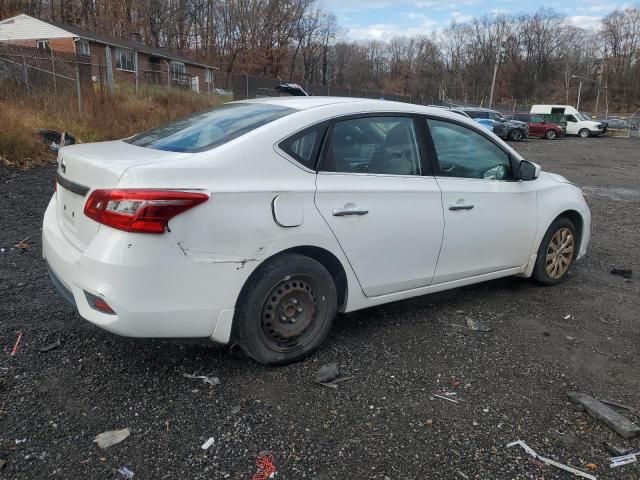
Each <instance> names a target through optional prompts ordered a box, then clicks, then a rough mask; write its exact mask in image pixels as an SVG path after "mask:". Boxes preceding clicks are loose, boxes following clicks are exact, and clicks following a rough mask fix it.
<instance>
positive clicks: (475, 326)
mask: <svg viewBox="0 0 640 480" xmlns="http://www.w3.org/2000/svg"><path fill="white" fill-rule="evenodd" d="M467 326H468V327H469V329H470V330H473V331H474V332H490V331H491V330H492V328H491V327H490V326H489V325H487V324H486V323H484V322H482V321H480V320H474V319H473V318H471V317H467Z"/></svg>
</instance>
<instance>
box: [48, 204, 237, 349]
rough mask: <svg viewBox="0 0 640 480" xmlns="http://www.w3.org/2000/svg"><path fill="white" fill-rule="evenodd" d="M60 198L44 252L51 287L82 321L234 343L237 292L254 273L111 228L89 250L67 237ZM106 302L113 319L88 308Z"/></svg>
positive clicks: (128, 331)
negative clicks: (59, 215) (91, 301)
mask: <svg viewBox="0 0 640 480" xmlns="http://www.w3.org/2000/svg"><path fill="white" fill-rule="evenodd" d="M55 201H56V200H55V196H54V198H53V199H52V200H51V203H50V204H49V206H48V208H47V211H46V212H45V216H44V221H43V228H42V254H43V257H44V259H45V261H46V262H47V267H48V268H49V271H50V275H51V280H52V283H53V284H54V285H55V286H56V288H57V289H58V290H59V291H60V292H61V293H62V295H63V296H64V297H65V298H66V299H67V300H68V301H69V302H70V303H71V304H73V305H74V306H75V307H76V308H77V310H78V313H79V314H80V316H82V317H83V318H84V319H86V320H88V321H89V322H91V323H93V324H94V325H97V326H98V327H100V328H103V329H105V330H108V331H110V332H113V333H115V334H118V335H123V336H128V337H145V338H161V337H165V338H166V337H169V338H180V337H184V338H205V337H209V338H211V339H212V340H214V341H216V342H220V343H227V342H228V341H229V337H230V332H231V322H232V319H233V312H234V307H235V302H236V299H237V297H238V294H239V292H240V290H241V288H242V285H244V281H245V280H246V277H248V275H249V273H250V272H249V270H250V269H249V268H246V269H237V268H236V267H237V266H236V265H235V264H231V263H226V264H225V263H196V262H193V261H192V260H190V259H188V258H187V257H186V256H185V255H184V254H183V252H182V251H181V249H180V247H179V245H177V244H176V243H175V242H174V240H173V238H172V237H171V236H170V235H143V234H137V235H136V234H129V233H126V232H121V231H117V230H113V229H109V228H107V227H105V228H101V230H100V231H99V232H98V235H96V237H95V238H94V239H93V241H92V242H91V244H90V245H89V246H88V247H87V249H86V250H85V251H84V252H81V251H79V250H78V249H76V248H75V247H74V246H73V245H72V244H71V243H70V242H69V241H68V240H67V239H66V237H65V236H64V233H63V232H62V231H61V229H60V228H59V226H58V222H57V219H56V205H55ZM86 293H89V294H90V295H94V296H97V297H100V298H102V299H104V300H105V301H106V302H107V303H108V304H109V306H110V307H111V308H112V309H113V310H114V311H115V315H113V314H106V313H102V312H100V311H98V310H95V309H94V308H92V307H91V306H90V305H89V302H88V300H87V297H86Z"/></svg>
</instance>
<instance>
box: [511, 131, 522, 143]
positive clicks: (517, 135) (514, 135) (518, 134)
mask: <svg viewBox="0 0 640 480" xmlns="http://www.w3.org/2000/svg"><path fill="white" fill-rule="evenodd" d="M522 136H523V135H522V131H521V130H520V129H518V128H514V129H513V130H511V131H510V132H509V135H507V138H508V139H509V140H511V141H514V142H519V141H520V140H522Z"/></svg>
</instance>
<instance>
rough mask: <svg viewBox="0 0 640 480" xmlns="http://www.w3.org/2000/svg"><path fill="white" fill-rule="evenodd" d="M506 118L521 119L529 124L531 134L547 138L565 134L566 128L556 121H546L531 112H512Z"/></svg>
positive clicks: (551, 138) (550, 138) (553, 138)
mask: <svg viewBox="0 0 640 480" xmlns="http://www.w3.org/2000/svg"><path fill="white" fill-rule="evenodd" d="M505 116H506V118H508V119H512V120H520V121H521V122H527V123H528V124H529V136H530V137H540V138H546V139H547V140H555V139H556V138H560V137H563V136H564V130H563V129H562V127H561V126H559V125H556V124H555V123H550V122H547V121H545V119H544V118H542V117H541V116H539V115H531V114H530V113H512V114H510V115H505Z"/></svg>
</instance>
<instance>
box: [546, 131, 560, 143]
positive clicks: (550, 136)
mask: <svg viewBox="0 0 640 480" xmlns="http://www.w3.org/2000/svg"><path fill="white" fill-rule="evenodd" d="M557 137H558V134H557V133H556V131H555V130H551V129H549V130H547V131H546V132H545V133H544V138H546V139H547V140H555V139H556V138H557Z"/></svg>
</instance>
